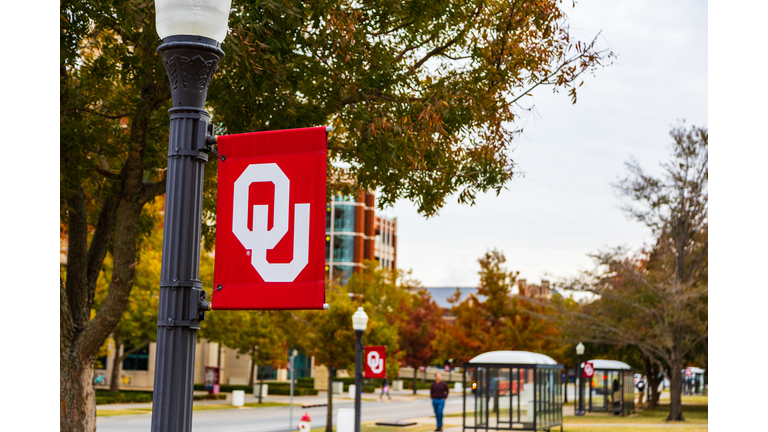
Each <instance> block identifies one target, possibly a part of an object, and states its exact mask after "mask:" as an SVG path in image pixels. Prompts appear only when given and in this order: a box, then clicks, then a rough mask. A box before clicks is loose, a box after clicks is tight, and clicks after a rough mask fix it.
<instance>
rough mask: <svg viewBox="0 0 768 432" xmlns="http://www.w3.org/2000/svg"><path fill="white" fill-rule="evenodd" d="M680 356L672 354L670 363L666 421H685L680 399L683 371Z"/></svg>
mask: <svg viewBox="0 0 768 432" xmlns="http://www.w3.org/2000/svg"><path fill="white" fill-rule="evenodd" d="M679 360H680V357H678V356H676V355H673V356H672V365H671V367H670V369H671V370H670V376H671V377H670V380H669V416H668V417H667V421H685V417H683V404H682V400H681V396H682V391H683V389H682V385H683V373H682V372H681V371H680V365H682V362H681V361H679Z"/></svg>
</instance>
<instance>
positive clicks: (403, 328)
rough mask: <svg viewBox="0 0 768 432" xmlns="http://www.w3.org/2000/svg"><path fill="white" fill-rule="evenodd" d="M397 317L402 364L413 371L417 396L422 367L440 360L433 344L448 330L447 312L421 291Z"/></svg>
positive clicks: (415, 292)
mask: <svg viewBox="0 0 768 432" xmlns="http://www.w3.org/2000/svg"><path fill="white" fill-rule="evenodd" d="M397 317H398V320H399V323H398V336H399V337H400V349H401V352H402V353H403V359H402V362H403V364H405V365H410V366H412V367H413V393H414V394H416V371H417V369H418V367H419V366H427V365H429V364H430V363H431V362H432V361H433V360H434V359H435V357H437V350H436V349H435V348H434V347H433V344H432V342H433V341H434V339H435V336H436V335H437V333H438V332H439V331H441V330H442V328H443V326H444V324H443V310H442V308H440V306H438V304H437V303H436V302H435V300H434V299H432V296H430V295H429V292H428V291H427V290H426V289H425V288H422V287H418V288H413V290H412V292H411V295H410V296H407V298H405V299H404V300H403V301H402V302H401V303H400V306H399V307H398V309H397Z"/></svg>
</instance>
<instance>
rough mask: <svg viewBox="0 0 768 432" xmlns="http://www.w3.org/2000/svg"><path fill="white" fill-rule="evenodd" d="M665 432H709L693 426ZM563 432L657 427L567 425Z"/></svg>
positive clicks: (632, 431)
mask: <svg viewBox="0 0 768 432" xmlns="http://www.w3.org/2000/svg"><path fill="white" fill-rule="evenodd" d="M662 430H664V429H662ZM666 430H670V431H674V432H708V431H709V429H707V428H706V427H700V426H693V425H691V426H683V427H673V428H668V429H666ZM563 432H659V427H658V426H648V427H642V426H631V427H616V426H605V427H599V426H598V427H595V426H576V425H567V426H565V427H564V428H563Z"/></svg>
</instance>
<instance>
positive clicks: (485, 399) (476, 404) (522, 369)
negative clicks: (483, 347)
mask: <svg viewBox="0 0 768 432" xmlns="http://www.w3.org/2000/svg"><path fill="white" fill-rule="evenodd" d="M489 356H493V357H495V358H490V357H489ZM504 357H507V358H518V359H519V358H521V357H528V358H529V361H530V362H526V361H517V362H508V363H507V362H497V361H499V360H501V359H503V358H504ZM489 360H490V361H489ZM562 370H563V365H561V364H557V363H556V362H555V361H554V360H552V359H551V358H549V357H547V356H545V355H543V354H536V353H529V352H526V351H493V352H490V353H484V354H481V355H479V356H477V357H475V358H474V359H472V360H470V361H469V362H467V363H464V364H463V371H462V374H463V378H462V380H463V382H462V384H463V386H462V387H463V390H462V392H463V395H462V398H463V409H462V426H463V430H464V431H467V430H473V431H478V430H485V431H491V430H494V431H496V430H524V431H539V430H545V431H551V430H552V429H556V428H557V427H558V426H559V427H560V431H561V432H562V430H563V392H562V390H563V385H562ZM467 380H470V381H471V383H472V384H473V385H472V389H471V390H470V393H469V394H468V393H467ZM468 399H469V400H468ZM468 403H469V404H471V405H472V406H473V408H474V411H470V412H467V408H468V407H467V404H468Z"/></svg>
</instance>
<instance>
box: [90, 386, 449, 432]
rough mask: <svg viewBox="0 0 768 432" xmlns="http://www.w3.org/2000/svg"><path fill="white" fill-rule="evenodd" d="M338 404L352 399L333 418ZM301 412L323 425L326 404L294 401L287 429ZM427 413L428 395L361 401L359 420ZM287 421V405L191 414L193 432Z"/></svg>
mask: <svg viewBox="0 0 768 432" xmlns="http://www.w3.org/2000/svg"><path fill="white" fill-rule="evenodd" d="M299 403H302V402H299ZM461 403H462V401H461V396H460V395H458V396H454V395H451V397H449V398H448V400H447V401H446V408H445V412H446V413H451V412H461ZM338 408H354V402H353V401H351V400H349V401H334V404H333V411H334V415H333V418H334V421H335V419H336V410H337V409H338ZM305 412H306V413H308V414H309V415H310V417H311V418H312V428H317V427H323V426H325V416H326V412H327V410H326V407H318V408H307V409H302V408H301V406H298V407H297V406H295V405H294V408H293V417H294V418H293V419H292V420H291V422H290V425H291V429H290V430H291V431H293V430H295V427H296V425H297V424H298V422H299V419H300V418H301V416H302V415H304V413H305ZM431 415H433V413H432V403H431V401H430V399H429V398H428V397H412V398H402V400H399V401H395V400H392V401H375V402H374V401H363V402H362V421H363V422H371V421H378V420H390V421H392V420H404V419H411V418H418V417H429V416H431ZM288 425H289V421H288V407H272V408H257V409H231V410H212V411H195V412H194V414H193V416H192V430H193V431H194V432H214V431H215V432H284V431H288V430H289V427H288ZM149 427H150V416H149V415H147V414H142V415H129V416H108V417H98V418H97V420H96V428H97V430H98V431H99V432H134V431H137V432H138V431H142V432H146V431H148V430H149Z"/></svg>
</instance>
